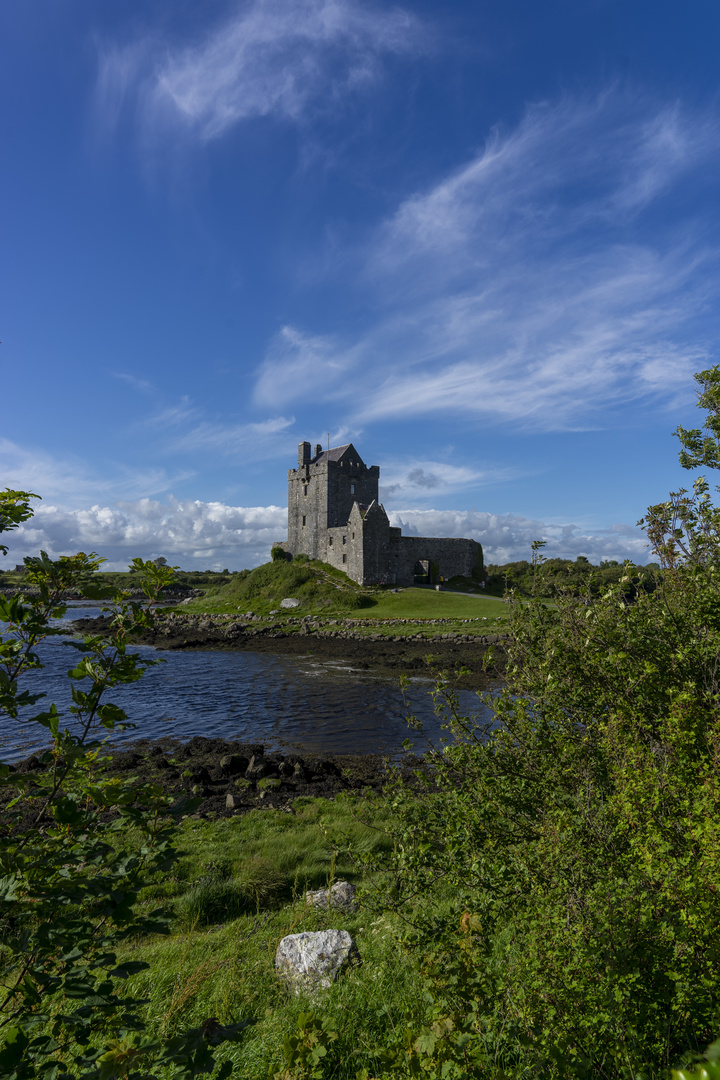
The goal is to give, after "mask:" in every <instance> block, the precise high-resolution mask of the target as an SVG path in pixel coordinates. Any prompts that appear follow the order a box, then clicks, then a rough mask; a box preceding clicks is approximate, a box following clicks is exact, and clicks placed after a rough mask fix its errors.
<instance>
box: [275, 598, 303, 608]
mask: <svg viewBox="0 0 720 1080" xmlns="http://www.w3.org/2000/svg"><path fill="white" fill-rule="evenodd" d="M280 607H300V601H299V600H296V599H295V598H294V597H293V596H286V597H285V599H284V600H281V601H280Z"/></svg>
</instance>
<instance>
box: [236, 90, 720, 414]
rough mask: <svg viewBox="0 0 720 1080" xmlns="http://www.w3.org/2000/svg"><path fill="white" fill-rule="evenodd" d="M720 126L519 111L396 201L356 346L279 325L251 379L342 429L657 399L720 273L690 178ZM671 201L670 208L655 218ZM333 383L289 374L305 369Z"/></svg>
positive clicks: (633, 112) (693, 344)
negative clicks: (315, 402)
mask: <svg viewBox="0 0 720 1080" xmlns="http://www.w3.org/2000/svg"><path fill="white" fill-rule="evenodd" d="M719 156H720V119H719V118H718V117H717V116H716V115H715V114H710V113H708V114H703V115H696V114H693V113H692V112H690V111H689V110H683V109H682V108H681V107H680V106H679V105H677V104H673V105H672V106H667V107H658V106H657V105H653V104H652V103H651V102H649V101H647V100H644V99H642V97H640V96H637V95H636V96H631V95H629V94H624V93H622V92H620V91H618V90H613V91H608V92H607V93H606V94H604V95H602V96H600V97H598V98H596V99H594V100H593V101H588V100H577V99H576V100H573V99H570V98H567V99H563V100H562V101H560V102H556V103H554V104H547V103H546V104H543V105H538V106H535V107H533V108H530V109H529V110H528V112H527V115H526V117H525V119H524V120H523V121H522V123H521V124H519V125H518V127H517V128H516V129H515V130H513V131H510V132H505V133H501V132H496V133H494V134H493V135H492V137H491V138H490V139H489V140H488V142H487V144H486V146H485V147H484V149H483V150H482V151H481V152H480V153H479V154H478V155H477V156H476V157H475V158H473V160H472V161H470V162H468V163H467V164H465V165H464V166H463V167H462V168H459V169H458V170H456V171H455V172H454V173H453V174H452V175H450V176H446V177H444V178H443V179H442V180H440V181H439V182H438V183H436V184H435V185H434V186H433V187H431V188H430V189H429V190H427V191H424V192H421V193H417V194H414V195H412V196H410V197H409V198H407V199H406V200H405V201H404V202H403V203H402V204H401V205H400V206H399V207H398V209H397V211H396V213H395V214H394V215H393V216H392V217H391V218H390V219H389V220H388V221H387V222H385V224H384V225H383V226H382V227H381V228H379V229H378V230H377V231H376V232H375V233H374V235H373V237H372V239H371V241H370V242H369V243H368V244H367V245H366V246H365V247H364V248H363V249H362V251H360V252H358V253H356V257H357V259H358V260H359V267H360V268H359V270H358V271H357V278H356V280H355V282H354V284H355V287H356V288H357V289H362V291H363V295H364V296H365V297H367V298H368V301H367V302H368V306H369V307H370V309H371V311H372V315H371V317H370V319H369V322H368V326H367V329H366V330H365V331H364V332H363V333H362V334H361V335H360V336H359V337H358V338H356V339H354V340H342V339H341V338H340V337H339V336H337V335H336V336H334V337H322V336H320V335H317V334H313V333H311V332H308V331H301V330H299V329H297V328H288V329H287V330H286V331H285V339H284V344H285V348H284V351H282V352H281V353H280V354H278V351H277V349H274V351H272V352H271V353H270V354H269V356H268V359H267V362H266V364H265V366H264V367H263V368H262V369H261V371H260V374H259V379H258V387H259V388H260V389H259V392H260V393H261V396H262V401H263V404H264V405H265V406H266V407H270V406H271V405H272V385H273V384H274V385H276V386H281V387H282V390H281V395H282V401H283V404H284V405H287V404H288V403H289V402H290V401H291V400H293V399H296V400H303V399H305V398H306V397H308V398H309V396H312V397H314V398H317V397H318V396H319V397H321V398H324V399H325V400H327V401H332V402H334V403H336V408H337V409H338V410H341V409H342V410H344V413H345V415H346V417H347V420H348V422H349V423H354V424H366V423H368V422H372V421H378V420H387V419H390V418H392V417H395V416H404V417H407V416H412V415H415V416H431V415H433V414H449V415H453V414H465V415H470V416H479V417H483V418H485V419H488V420H490V421H492V422H511V423H513V424H515V425H519V426H522V427H524V428H532V429H536V430H537V429H539V430H558V429H560V430H563V429H565V430H567V429H573V428H578V427H592V426H596V425H597V424H602V423H604V422H606V419H607V416H608V411H609V410H611V409H612V408H613V407H616V406H619V405H622V404H625V403H627V402H636V401H648V400H651V399H654V400H655V401H656V402H661V403H662V402H663V401H665V402H667V401H669V400H671V399H674V398H676V396H677V395H678V393H679V392H680V388H681V387H687V386H690V385H691V375H692V372H693V371H694V370H697V369H698V365H701V366H702V365H704V364H706V363H707V362H711V357H712V337H711V334H710V333H709V332H707V333H705V332H704V331H703V328H702V319H703V317H704V316H705V313H706V311H707V310H708V308H709V307H710V306H711V305H712V304H713V303H714V297H715V296H716V293H717V288H718V284H719V278H720V272H719V270H720V268H719V266H718V252H717V251H716V250H714V248H712V247H711V246H710V245H709V244H708V243H707V242H706V241H705V239H704V236H705V234H706V222H704V221H703V214H704V208H703V204H702V199H701V198H700V201H699V202H698V198H696V197H694V196H693V197H690V196H688V197H686V198H685V199H683V195H684V192H685V191H689V190H691V189H692V190H693V191H695V190H696V189H697V190H700V188H701V187H702V183H703V180H702V177H703V175H704V174H705V173H706V172H707V170H708V168H709V167H710V166H711V165H712V166H713V167H714V168H716V167H717V165H718V157H719ZM666 197H672V199H673V207H672V212H671V213H665V212H664V210H665V203H664V202H663V200H664V199H665V198H666ZM308 341H313V342H318V341H319V342H321V347H320V349H317V350H316V356H317V360H318V363H319V365H320V368H321V370H322V372H323V373H325V372H327V373H328V376H329V377H328V378H327V380H325V379H321V380H318V381H315V382H312V383H308V382H306V381H304V380H294V379H293V378H292V372H293V371H294V370H295V369H296V367H297V366H298V365H300V367H302V366H303V365H305V364H308V365H309V363H310V358H311V351H310V350H308V347H307V342H308Z"/></svg>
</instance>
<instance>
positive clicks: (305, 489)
mask: <svg viewBox="0 0 720 1080" xmlns="http://www.w3.org/2000/svg"><path fill="white" fill-rule="evenodd" d="M307 489H308V486H307V484H303V495H307Z"/></svg>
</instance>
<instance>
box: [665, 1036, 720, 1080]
mask: <svg viewBox="0 0 720 1080" xmlns="http://www.w3.org/2000/svg"><path fill="white" fill-rule="evenodd" d="M670 1076H671V1080H720V1039H718V1040H716V1041H715V1042H714V1043H712V1044H711V1045H710V1046H708V1048H707V1050H706V1051H705V1053H704V1054H702V1055H701V1056H699V1057H697V1058H696V1060H695V1062H694V1063H693V1064H690V1065H687V1066H684V1067H683V1068H679V1069H673V1070H672V1072H671V1073H670Z"/></svg>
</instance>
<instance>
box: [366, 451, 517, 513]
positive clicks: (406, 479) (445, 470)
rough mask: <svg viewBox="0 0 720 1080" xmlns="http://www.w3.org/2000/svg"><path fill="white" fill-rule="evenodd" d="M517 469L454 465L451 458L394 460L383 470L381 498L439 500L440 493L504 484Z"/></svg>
mask: <svg viewBox="0 0 720 1080" xmlns="http://www.w3.org/2000/svg"><path fill="white" fill-rule="evenodd" d="M517 475H518V474H517V470H515V469H512V468H509V467H507V466H501V465H488V466H484V467H479V466H469V465H453V464H452V463H449V462H447V461H432V460H424V459H419V458H418V459H414V458H413V459H406V460H400V459H398V458H395V459H393V461H391V462H390V463H389V464H388V465H387V467H383V470H382V482H381V485H380V499H381V501H383V502H384V503H385V504H386V505H387V504H388V503H396V502H397V501H398V500H399V499H404V500H407V499H437V498H438V496H439V495H443V496H448V495H454V494H456V493H457V492H461V491H468V490H470V489H476V488H479V487H484V486H486V485H487V484H495V483H500V482H501V481H507V480H510V479H513V478H515V477H516V476H517Z"/></svg>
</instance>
